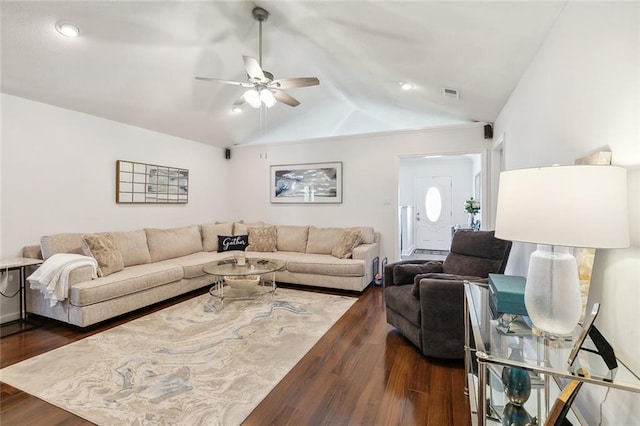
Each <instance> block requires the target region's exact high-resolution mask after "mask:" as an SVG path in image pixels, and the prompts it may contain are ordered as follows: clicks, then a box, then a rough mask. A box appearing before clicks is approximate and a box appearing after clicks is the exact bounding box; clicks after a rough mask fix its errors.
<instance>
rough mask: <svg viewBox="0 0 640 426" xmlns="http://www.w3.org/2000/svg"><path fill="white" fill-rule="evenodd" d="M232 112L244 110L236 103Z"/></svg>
mask: <svg viewBox="0 0 640 426" xmlns="http://www.w3.org/2000/svg"><path fill="white" fill-rule="evenodd" d="M231 112H233V113H234V114H237V113H239V112H242V108H241V107H239V106H237V105H236V106H234V107H232V108H231Z"/></svg>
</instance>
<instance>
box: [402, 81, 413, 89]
mask: <svg viewBox="0 0 640 426" xmlns="http://www.w3.org/2000/svg"><path fill="white" fill-rule="evenodd" d="M398 84H399V85H400V88H401V89H402V90H411V89H413V88H414V87H415V86H414V85H413V83H410V82H408V81H399V82H398Z"/></svg>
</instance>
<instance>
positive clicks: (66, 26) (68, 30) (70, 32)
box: [56, 21, 80, 38]
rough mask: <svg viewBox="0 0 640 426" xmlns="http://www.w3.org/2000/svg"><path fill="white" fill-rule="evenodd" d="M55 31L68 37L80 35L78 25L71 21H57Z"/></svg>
mask: <svg viewBox="0 0 640 426" xmlns="http://www.w3.org/2000/svg"><path fill="white" fill-rule="evenodd" d="M56 31H58V32H59V33H60V34H62V35H63V36H65V37H69V38H75V37H78V36H79V35H80V27H78V26H77V25H76V24H74V23H72V22H66V21H65V22H58V23H57V24H56Z"/></svg>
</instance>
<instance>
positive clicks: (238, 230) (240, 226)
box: [233, 220, 265, 235]
mask: <svg viewBox="0 0 640 426" xmlns="http://www.w3.org/2000/svg"><path fill="white" fill-rule="evenodd" d="M252 226H265V224H264V222H253V223H244V221H242V220H241V221H240V222H234V223H233V235H248V234H249V228H250V227H252Z"/></svg>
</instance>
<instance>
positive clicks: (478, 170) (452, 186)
mask: <svg viewBox="0 0 640 426" xmlns="http://www.w3.org/2000/svg"><path fill="white" fill-rule="evenodd" d="M471 197H473V198H474V199H476V200H482V155H481V154H480V153H473V154H459V155H438V156H421V157H406V158H401V159H400V160H399V164H398V212H399V214H398V221H399V223H398V231H399V238H398V241H399V244H400V247H399V253H400V255H401V258H402V259H433V260H442V259H444V258H445V257H446V255H447V254H448V253H449V248H450V246H451V238H452V236H453V233H454V232H455V230H456V229H461V228H467V227H469V217H468V214H467V213H466V212H465V211H464V203H465V201H466V200H468V199H469V198H471Z"/></svg>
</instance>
